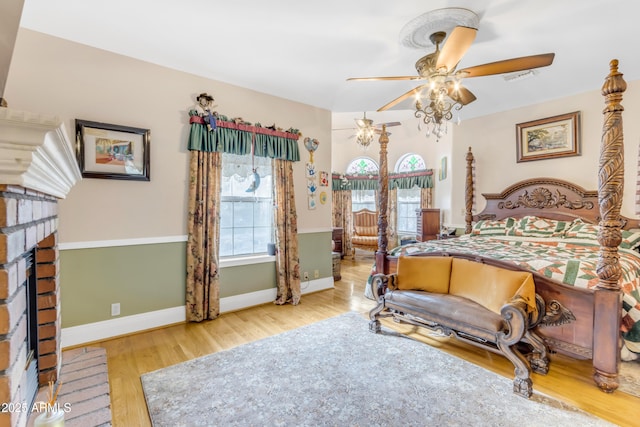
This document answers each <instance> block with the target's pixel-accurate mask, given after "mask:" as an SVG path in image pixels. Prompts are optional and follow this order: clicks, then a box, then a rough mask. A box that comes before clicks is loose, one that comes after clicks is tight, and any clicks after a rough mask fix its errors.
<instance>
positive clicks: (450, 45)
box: [436, 27, 478, 73]
mask: <svg viewBox="0 0 640 427" xmlns="http://www.w3.org/2000/svg"><path fill="white" fill-rule="evenodd" d="M477 33H478V30H476V29H475V28H469V27H455V28H454V29H453V31H452V32H451V34H450V35H449V38H448V39H447V41H446V42H445V44H444V46H443V47H442V50H441V51H440V54H439V55H438V61H437V62H436V70H440V69H441V68H445V69H446V72H447V73H450V72H451V71H453V69H454V68H456V65H458V62H460V59H462V57H463V56H464V54H465V53H467V50H469V48H470V47H471V43H473V41H474V40H475V39H476V34H477Z"/></svg>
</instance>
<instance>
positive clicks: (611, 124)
mask: <svg viewBox="0 0 640 427" xmlns="http://www.w3.org/2000/svg"><path fill="white" fill-rule="evenodd" d="M626 88H627V84H626V82H625V81H624V79H623V78H622V74H621V73H619V72H618V60H616V59H614V60H612V61H611V62H610V72H609V75H608V76H607V77H606V78H605V81H604V84H603V86H602V95H603V96H604V98H605V104H606V107H605V108H604V110H603V112H602V113H603V114H604V124H603V126H602V140H601V144H600V161H599V168H598V204H599V206H600V223H599V225H600V231H599V232H598V242H599V243H600V254H599V257H598V265H597V267H596V271H597V273H598V279H599V281H598V284H597V285H596V289H595V292H596V293H598V294H599V296H598V304H596V306H595V312H594V319H593V321H594V324H595V325H597V327H598V333H596V334H594V337H593V349H594V354H593V366H594V371H595V372H594V374H593V378H594V380H595V382H596V384H597V385H598V387H600V389H601V390H603V391H605V392H609V393H610V392H613V391H614V390H616V389H617V388H618V386H619V383H618V369H619V364H620V346H621V344H622V342H621V341H622V338H621V335H620V321H621V319H620V317H621V312H622V290H621V288H620V284H619V279H620V276H621V274H622V269H621V267H620V259H619V258H620V255H619V254H618V245H620V242H621V241H622V233H621V227H622V220H621V217H620V208H621V206H622V194H623V190H624V138H623V132H622V111H623V110H624V108H623V107H622V104H621V103H620V102H621V101H622V93H623V92H624V91H625V90H626ZM611 313H617V314H618V315H617V316H616V317H615V318H616V319H617V321H612V320H611V317H612V316H611ZM607 349H613V350H614V351H615V352H616V356H615V357H609V354H608V353H607V352H608V351H610V350H607Z"/></svg>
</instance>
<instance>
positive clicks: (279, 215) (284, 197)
mask: <svg viewBox="0 0 640 427" xmlns="http://www.w3.org/2000/svg"><path fill="white" fill-rule="evenodd" d="M273 178H274V182H275V197H274V200H275V215H274V217H275V221H276V271H277V282H278V283H277V294H276V301H275V303H276V304H279V305H281V304H286V303H291V304H293V305H297V304H298V303H299V302H300V293H301V292H300V258H299V256H298V221H297V214H296V201H295V196H294V189H293V163H292V162H289V161H286V160H280V159H278V160H274V161H273Z"/></svg>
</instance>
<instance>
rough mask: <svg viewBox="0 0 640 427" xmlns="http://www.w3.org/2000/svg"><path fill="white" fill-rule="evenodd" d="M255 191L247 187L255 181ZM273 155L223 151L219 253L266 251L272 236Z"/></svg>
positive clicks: (227, 254) (244, 253)
mask: <svg viewBox="0 0 640 427" xmlns="http://www.w3.org/2000/svg"><path fill="white" fill-rule="evenodd" d="M254 171H255V172H256V173H258V175H259V179H260V183H259V185H258V187H257V188H256V189H255V190H254V191H247V189H249V188H250V187H251V184H252V183H253V182H255V181H256V178H255V176H254ZM272 183H273V180H272V179H271V159H269V158H263V157H260V158H258V157H255V158H251V156H239V155H235V154H228V153H223V155H222V187H221V203H220V251H219V253H220V256H232V255H251V254H255V253H266V252H267V243H270V242H272V241H273V240H272V236H273V201H272V197H273V184H272Z"/></svg>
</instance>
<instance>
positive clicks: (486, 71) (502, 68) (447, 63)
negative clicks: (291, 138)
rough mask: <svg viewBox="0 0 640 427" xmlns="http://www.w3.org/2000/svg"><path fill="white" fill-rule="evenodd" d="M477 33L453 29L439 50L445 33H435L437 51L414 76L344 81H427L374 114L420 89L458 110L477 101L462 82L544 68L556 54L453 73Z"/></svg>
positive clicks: (421, 61)
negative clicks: (447, 101)
mask: <svg viewBox="0 0 640 427" xmlns="http://www.w3.org/2000/svg"><path fill="white" fill-rule="evenodd" d="M477 32H478V30H477V29H475V28H470V27H466V26H456V27H454V28H453V31H451V34H450V35H449V37H448V39H447V41H446V43H445V44H444V46H443V47H442V50H441V49H440V44H441V43H442V42H443V41H444V39H445V37H446V36H447V34H446V32H444V31H436V32H434V33H432V34H431V36H430V37H429V39H430V40H431V42H432V43H433V44H434V45H435V46H436V50H435V52H433V53H430V54H428V55H426V56H424V57H422V58H420V59H419V60H418V61H417V62H416V65H415V66H416V71H417V72H418V75H417V76H391V77H351V78H348V79H347V80H356V81H372V80H427V82H426V83H423V84H421V85H419V86H417V87H415V88H413V89H411V90H410V91H408V92H406V93H404V94H402V95H400V96H399V97H398V98H396V99H394V100H392V101H390V102H388V103H387V104H385V105H383V106H382V107H380V108H379V109H378V110H377V111H384V110H388V109H389V108H392V107H394V106H395V105H397V104H399V103H400V102H402V101H404V100H405V99H407V98H409V97H410V96H412V95H419V94H420V92H421V91H422V90H423V89H427V90H428V89H429V88H431V89H432V91H433V89H434V87H436V88H437V90H436V91H433V92H434V93H436V96H443V95H447V96H448V97H449V98H451V100H453V101H455V103H457V104H460V106H459V107H458V109H460V108H462V106H464V105H467V104H469V103H471V102H473V101H475V100H476V97H475V95H474V94H473V93H471V91H469V89H467V88H465V87H464V86H462V85H461V84H460V81H461V80H462V79H465V78H471V77H481V76H489V75H494V74H504V73H511V72H517V71H524V70H531V69H534V68H540V67H546V66H548V65H551V63H552V62H553V58H554V56H555V54H554V53H545V54H540V55H531V56H523V57H519V58H511V59H506V60H502V61H497V62H491V63H487V64H482V65H476V66H473V67H468V68H463V69H461V70H456V67H457V66H458V63H459V62H460V60H461V59H462V57H463V56H464V54H465V53H466V52H467V50H468V49H469V48H470V47H471V44H472V43H473V41H474V40H475V37H476V33H477ZM437 92H440V94H439V95H438V94H437ZM433 101H434V99H433V98H432V99H431V102H432V103H433ZM416 109H417V110H422V109H423V108H422V105H421V104H420V101H419V100H418V101H417V105H416ZM441 119H442V117H440V118H439V117H437V113H436V117H435V118H434V119H433V120H432V121H433V122H435V123H440V121H441ZM445 119H446V117H445ZM449 119H450V117H449Z"/></svg>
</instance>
